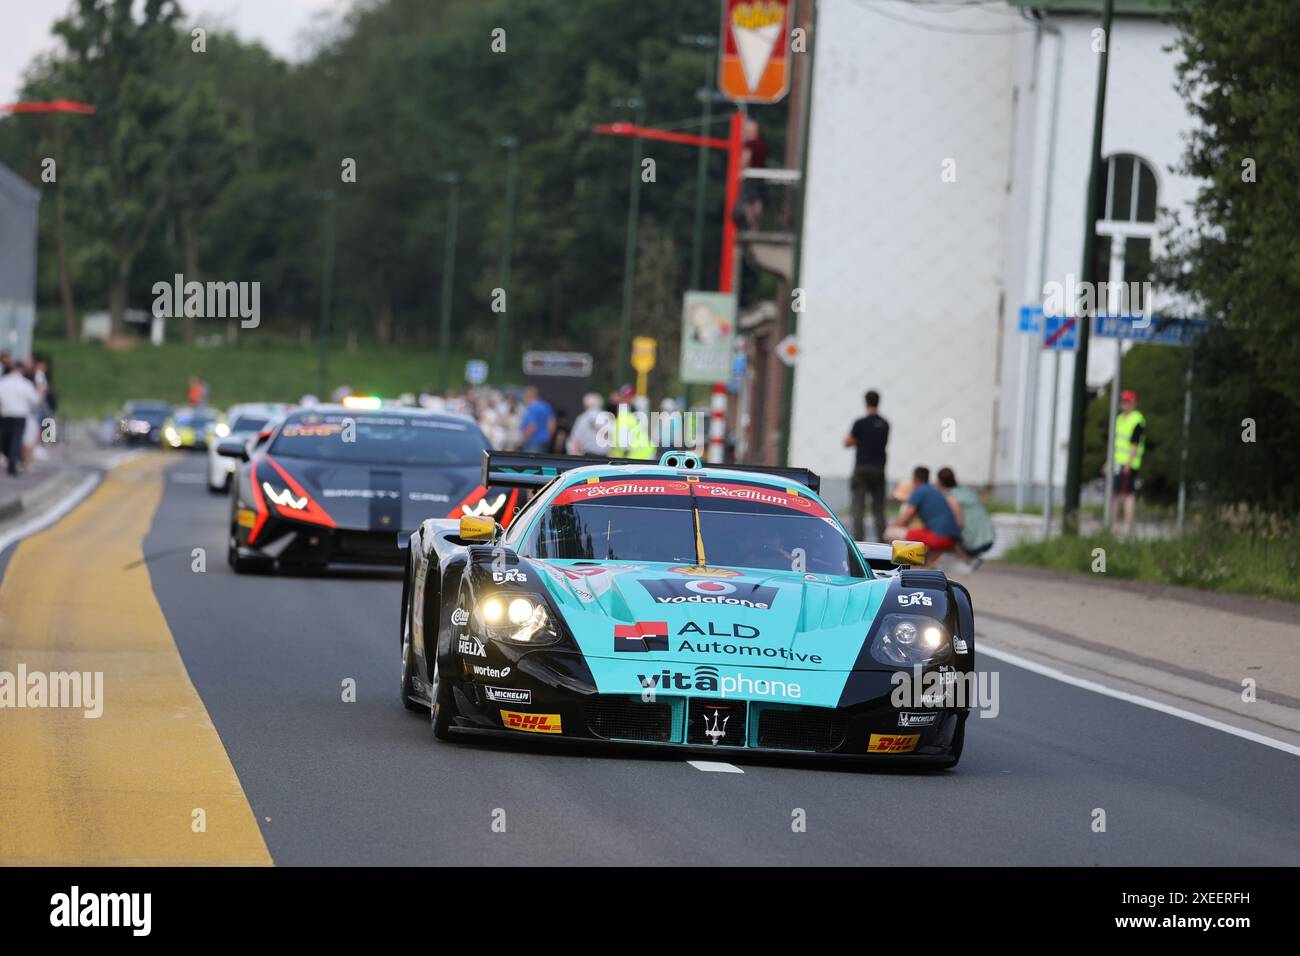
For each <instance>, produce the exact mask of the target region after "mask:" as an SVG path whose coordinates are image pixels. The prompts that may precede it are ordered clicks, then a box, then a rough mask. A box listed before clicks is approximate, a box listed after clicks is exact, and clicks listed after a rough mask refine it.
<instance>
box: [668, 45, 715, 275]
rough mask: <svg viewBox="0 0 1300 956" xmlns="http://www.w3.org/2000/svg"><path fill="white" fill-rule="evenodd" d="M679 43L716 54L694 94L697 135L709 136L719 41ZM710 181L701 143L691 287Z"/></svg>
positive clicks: (699, 259) (697, 264) (699, 257)
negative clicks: (697, 125)
mask: <svg viewBox="0 0 1300 956" xmlns="http://www.w3.org/2000/svg"><path fill="white" fill-rule="evenodd" d="M677 41H678V42H679V43H684V44H686V45H687V46H694V47H698V48H699V49H702V50H713V51H715V52H714V53H713V55H712V56H710V57H708V59H707V61H706V62H705V73H704V86H703V87H702V88H701V89H700V90H699V91H698V92H697V93H696V98H697V99H699V100H700V101H701V103H702V104H703V106H702V107H701V108H700V134H701V135H708V132H709V123H710V122H712V119H713V99H714V96H715V95H716V91H714V90H713V89H712V88H711V84H712V82H713V74H714V72H715V71H716V70H717V53H716V50H717V47H718V38H717V37H716V36H713V35H711V34H708V33H697V34H692V35H688V36H680V37H678V38H677ZM708 179H709V147H708V146H705V145H704V144H703V143H701V144H700V151H699V157H698V159H697V160H696V166H695V223H694V227H693V228H692V230H691V285H690V288H692V289H698V288H699V287H700V277H701V269H702V260H703V257H704V189H705V185H706V183H707V182H708Z"/></svg>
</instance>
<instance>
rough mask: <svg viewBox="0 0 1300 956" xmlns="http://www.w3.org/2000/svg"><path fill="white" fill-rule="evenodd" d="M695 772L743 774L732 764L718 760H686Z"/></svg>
mask: <svg viewBox="0 0 1300 956" xmlns="http://www.w3.org/2000/svg"><path fill="white" fill-rule="evenodd" d="M686 762H687V763H688V764H690V765H691V766H692V767H694V768H695V769H696V770H702V771H704V772H705V773H744V772H745V771H743V770H741V769H740V768H739V767H737V766H735V765H734V764H729V763H722V762H721V761H718V760H688V761H686Z"/></svg>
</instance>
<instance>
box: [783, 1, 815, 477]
mask: <svg viewBox="0 0 1300 956" xmlns="http://www.w3.org/2000/svg"><path fill="white" fill-rule="evenodd" d="M807 3H808V6H807V7H806V8H803V5H802V4H800V7H801V9H800V10H799V15H800V20H801V21H802V22H801V24H800V25H801V26H803V27H804V29H805V30H806V31H807V35H808V36H809V37H812V38H813V42H812V43H810V44H809V46H808V52H807V53H805V54H804V55H803V57H802V59H803V67H802V72H801V73H800V74H796V76H798V80H797V82H798V84H799V85H798V87H797V89H798V91H799V112H800V116H799V117H798V120H799V143H798V149H799V179H798V181H797V182H796V183H795V187H794V188H795V200H794V210H793V211H794V222H793V223H791V225H792V227H793V229H794V249H793V251H792V252H793V254H792V256H791V269H790V288H789V289H788V290H786V291H787V295H788V296H789V302H787V303H786V309H787V311H786V322H785V330H786V334H787V335H797V334H798V331H799V313H798V312H796V311H795V307H794V295H793V293H794V290H795V289H797V288H799V282H800V275H801V274H802V271H803V211H804V200H805V199H806V197H807V195H808V188H807V186H808V136H809V131H810V130H811V129H812V84H813V52H814V51H815V49H816V31H817V23H816V21H817V8H816V6H815V4H814V0H807ZM793 417H794V366H793V365H787V366H786V368H785V372H784V374H783V381H782V382H781V433H780V439H779V446H778V448H777V459H776V460H777V463H778V464H781V465H785V464H788V463H789V461H790V426H791V424H792V421H793Z"/></svg>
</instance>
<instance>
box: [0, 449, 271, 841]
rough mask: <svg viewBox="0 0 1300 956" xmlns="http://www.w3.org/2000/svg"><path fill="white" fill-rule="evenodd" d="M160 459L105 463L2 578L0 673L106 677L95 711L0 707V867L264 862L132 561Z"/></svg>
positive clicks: (139, 555) (222, 755)
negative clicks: (200, 819)
mask: <svg viewBox="0 0 1300 956" xmlns="http://www.w3.org/2000/svg"><path fill="white" fill-rule="evenodd" d="M167 463H168V462H167V460H166V459H165V458H164V457H163V456H158V455H154V456H147V457H145V458H142V459H139V460H137V461H134V462H131V463H129V464H126V465H123V466H121V467H119V468H116V469H114V470H113V471H111V472H109V474H108V475H107V476H105V479H104V482H103V483H102V484H101V485H100V487H99V488H98V489H97V490H96V491H95V493H94V494H93V495H91V497H90V498H89V499H87V500H86V501H85V502H83V503H82V504H81V505H80V507H78V508H77V509H75V510H74V511H73V512H72V513H71V514H70V515H68V516H67V517H66V518H64V519H63V520H62V521H60V522H59V523H58V524H56V525H54V526H53V527H51V528H49V529H48V530H46V531H43V532H41V533H40V534H38V535H35V536H33V537H31V538H28V539H27V540H26V541H24V542H22V543H21V544H19V545H18V547H17V550H16V551H15V553H14V555H13V557H12V558H11V559H10V562H9V567H8V569H7V570H6V571H5V574H4V578H3V579H0V672H8V673H10V674H15V675H16V674H17V673H18V665H19V664H20V663H21V664H25V665H26V670H27V673H28V674H31V673H33V672H37V671H41V672H46V673H49V672H52V671H81V672H85V671H89V672H95V671H102V672H103V675H104V678H103V715H102V716H101V717H99V718H97V719H92V718H86V717H85V716H84V715H83V711H82V710H81V709H75V710H73V709H55V708H45V709H26V708H25V709H10V708H8V707H5V708H3V709H0V864H4V865H14V864H50V865H71V864H90V865H109V864H128V865H131V864H269V863H270V862H271V857H270V854H269V853H268V852H267V849H266V844H265V842H263V840H262V834H261V831H260V830H259V829H258V827H257V822H256V820H255V819H254V816H253V811H252V808H251V807H250V806H249V804H248V799H247V798H246V797H245V795H244V791H243V788H242V787H241V786H240V784H239V778H238V777H237V776H236V774H235V768H234V767H233V766H232V765H231V763H230V758H229V757H228V756H227V755H226V750H225V747H224V746H223V745H222V743H221V738H220V736H219V735H218V734H217V730H216V728H215V727H214V726H213V724H212V721H211V719H210V718H209V717H208V712H207V710H206V708H205V707H204V706H203V701H202V700H201V699H200V698H199V695H198V692H197V691H195V689H194V685H193V684H192V683H190V678H189V674H188V673H186V670H185V665H184V663H183V662H182V661H181V657H180V653H179V651H178V650H177V648H176V642H175V641H174V640H173V639H172V635H171V631H170V630H169V629H168V627H167V621H166V619H165V618H164V617H163V613H162V610H161V609H160V608H159V607H158V602H157V601H156V600H155V598H154V594H153V587H152V585H151V583H150V580H149V570H148V567H147V566H146V565H145V564H144V563H143V560H142V559H143V556H144V555H143V542H144V536H145V534H146V532H147V531H148V529H149V524H150V521H151V520H152V518H153V514H154V511H155V510H156V509H157V507H158V502H159V500H160V499H161V497H162V489H163V481H162V479H163V474H162V469H163V468H164V467H166V465H167ZM185 560H187V561H188V560H189V558H188V556H185ZM196 809H201V810H202V811H203V812H204V815H205V817H206V832H200V833H195V832H194V830H193V821H194V819H195V818H194V811H195V810H196Z"/></svg>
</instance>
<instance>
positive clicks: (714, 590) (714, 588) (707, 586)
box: [686, 581, 736, 596]
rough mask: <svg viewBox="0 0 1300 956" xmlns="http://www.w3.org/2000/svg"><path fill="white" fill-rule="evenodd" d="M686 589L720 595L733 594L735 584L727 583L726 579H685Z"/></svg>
mask: <svg viewBox="0 0 1300 956" xmlns="http://www.w3.org/2000/svg"><path fill="white" fill-rule="evenodd" d="M686 590H688V591H694V592H695V593H696V594H711V595H717V596H721V595H723V594H735V593H736V586H735V585H734V584H728V583H727V582H726V581H687V582H686Z"/></svg>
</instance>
